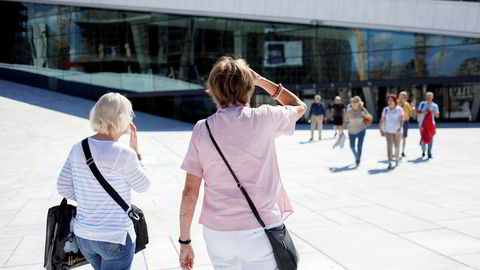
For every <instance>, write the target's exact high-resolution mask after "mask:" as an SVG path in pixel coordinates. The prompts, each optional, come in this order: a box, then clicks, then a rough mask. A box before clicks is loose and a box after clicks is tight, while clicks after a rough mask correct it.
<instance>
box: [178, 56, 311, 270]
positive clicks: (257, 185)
mask: <svg viewBox="0 0 480 270" xmlns="http://www.w3.org/2000/svg"><path fill="white" fill-rule="evenodd" d="M207 85H208V93H209V94H210V95H211V97H212V99H213V101H214V102H215V103H216V104H217V107H218V110H217V112H216V113H215V114H213V115H211V116H210V117H208V118H207V119H205V120H201V121H199V122H197V124H196V125H195V126H194V128H193V131H192V137H191V140H190V144H189V147H188V150H187V153H186V155H185V158H184V161H183V163H182V166H181V168H182V169H183V170H185V171H186V181H185V187H184V190H183V194H182V202H181V207H180V215H179V216H180V236H179V243H180V255H179V261H180V265H181V267H182V269H191V268H192V267H193V264H194V252H193V248H192V246H191V238H190V236H191V235H190V233H191V225H192V219H193V214H194V211H195V206H196V203H197V199H198V195H199V190H200V186H201V183H202V179H203V181H204V198H203V206H202V211H201V215H200V223H201V224H202V225H203V237H204V239H205V243H206V247H207V251H208V254H209V257H210V259H211V262H212V265H213V267H214V268H215V269H216V270H220V269H262V270H273V269H280V270H283V269H292V270H293V269H296V268H297V263H298V255H297V253H296V250H295V247H294V245H293V242H292V241H291V239H290V237H289V234H288V231H287V230H286V228H285V226H284V225H283V221H284V220H285V219H286V218H287V217H288V216H289V215H290V214H292V213H293V209H292V207H291V205H290V202H289V199H288V196H287V193H286V190H285V188H284V186H283V184H282V182H281V180H280V172H279V168H278V164H277V157H276V149H275V138H277V137H279V136H282V135H292V134H293V133H294V131H295V123H296V122H297V120H298V119H300V118H301V117H302V116H303V114H304V113H305V111H306V109H307V108H306V105H305V104H304V103H303V102H302V101H301V100H300V99H299V98H298V97H296V96H295V95H294V94H293V93H291V92H290V91H288V90H287V89H285V88H284V87H283V86H282V85H281V84H276V83H273V82H271V81H269V80H268V79H266V78H263V77H261V76H259V75H258V74H257V73H255V72H254V71H252V70H251V69H249V67H248V66H247V64H246V63H245V61H244V60H242V59H237V60H234V59H232V58H230V57H222V58H220V59H219V60H218V61H217V63H216V64H215V65H214V67H213V69H212V70H211V72H210V75H209V78H208V83H207ZM255 86H259V87H261V88H263V89H264V90H265V91H266V92H267V93H268V94H270V95H271V96H272V97H273V98H274V99H276V100H277V101H278V102H279V103H280V104H282V105H283V106H269V105H262V106H260V107H258V108H250V106H249V103H250V99H251V97H252V95H253V93H254V89H255ZM274 249H275V251H276V252H274ZM279 252H280V256H276V255H278V254H279Z"/></svg>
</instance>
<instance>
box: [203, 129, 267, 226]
mask: <svg viewBox="0 0 480 270" xmlns="http://www.w3.org/2000/svg"><path fill="white" fill-rule="evenodd" d="M205 124H206V125H207V130H208V134H209V135H210V139H211V140H212V142H213V145H215V148H216V149H217V151H218V153H219V154H220V156H221V157H222V159H223V162H225V165H227V168H228V170H229V171H230V173H231V174H232V176H233V179H234V180H235V182H236V183H237V187H238V188H239V189H240V191H241V192H242V194H243V196H245V199H247V203H248V205H249V206H250V209H251V210H252V212H253V215H254V216H255V218H256V219H257V221H258V223H260V225H261V226H262V227H263V228H265V223H264V222H263V220H262V218H261V217H260V214H259V213H258V211H257V208H256V207H255V204H253V201H252V199H250V196H248V193H247V191H246V190H245V188H243V186H242V184H240V181H238V178H237V176H236V175H235V173H234V172H233V170H232V167H230V164H229V163H228V161H227V159H226V158H225V156H224V155H223V153H222V150H220V147H219V146H218V144H217V142H216V141H215V138H213V135H212V131H211V130H210V126H209V125H208V121H207V120H205Z"/></svg>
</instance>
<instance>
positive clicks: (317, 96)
mask: <svg viewBox="0 0 480 270" xmlns="http://www.w3.org/2000/svg"><path fill="white" fill-rule="evenodd" d="M314 99H315V100H317V99H319V100H322V97H321V96H320V95H315V97H314Z"/></svg>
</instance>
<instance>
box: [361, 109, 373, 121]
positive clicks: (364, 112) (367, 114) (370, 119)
mask: <svg viewBox="0 0 480 270" xmlns="http://www.w3.org/2000/svg"><path fill="white" fill-rule="evenodd" d="M362 116H363V118H366V119H367V120H368V121H372V120H373V115H372V114H371V113H369V112H368V110H367V109H366V108H363V115H362Z"/></svg>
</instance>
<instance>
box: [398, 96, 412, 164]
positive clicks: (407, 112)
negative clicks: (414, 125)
mask: <svg viewBox="0 0 480 270" xmlns="http://www.w3.org/2000/svg"><path fill="white" fill-rule="evenodd" d="M398 105H399V106H400V108H402V109H403V113H404V115H403V147H402V157H406V155H405V145H406V144H407V136H408V127H409V123H410V117H412V114H413V113H412V112H413V109H412V106H410V103H408V94H407V92H405V91H403V92H401V93H400V95H399V99H398Z"/></svg>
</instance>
